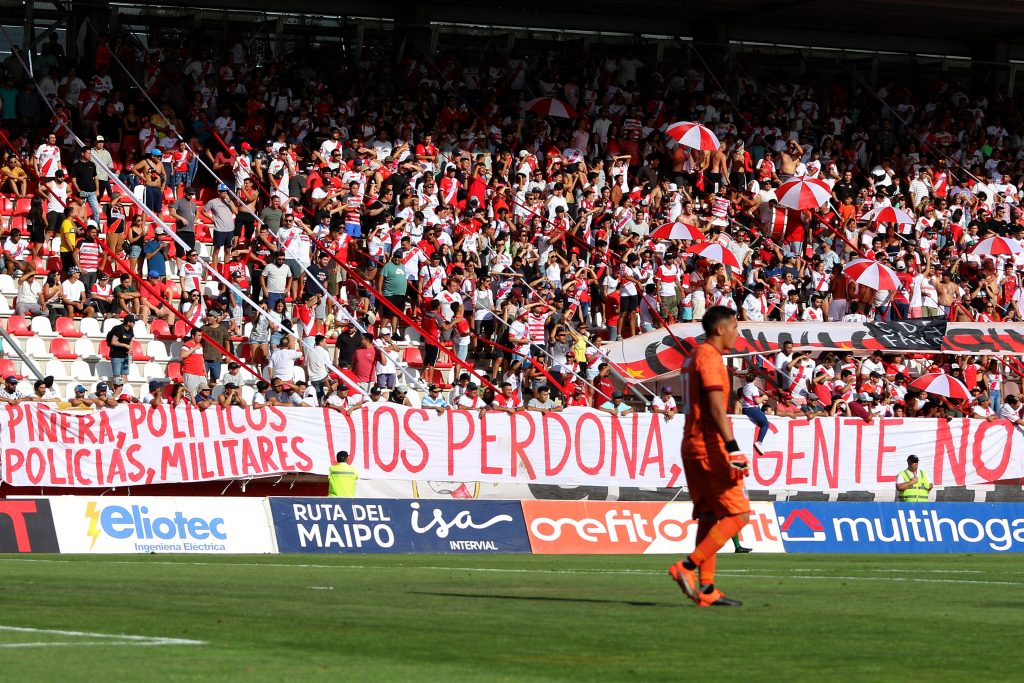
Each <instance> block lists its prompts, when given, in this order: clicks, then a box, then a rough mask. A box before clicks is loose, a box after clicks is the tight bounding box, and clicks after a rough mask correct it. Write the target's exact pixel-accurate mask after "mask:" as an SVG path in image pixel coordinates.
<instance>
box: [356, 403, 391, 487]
mask: <svg viewBox="0 0 1024 683" xmlns="http://www.w3.org/2000/svg"><path fill="white" fill-rule="evenodd" d="M363 412H367V411H363ZM382 416H386V417H387V419H388V420H390V421H391V425H390V426H389V427H387V428H386V429H385V435H386V436H385V438H386V440H387V441H390V442H391V454H390V459H389V460H387V461H384V460H381V457H380V448H379V447H380V445H381V440H382V439H381V426H380V421H381V417H382ZM372 434H373V462H374V463H375V464H376V465H377V467H379V468H380V469H381V470H382V471H384V472H393V471H394V469H395V467H397V466H398V413H397V412H395V410H394V408H391V407H389V406H383V407H381V408H379V409H377V410H375V411H373V432H372Z"/></svg>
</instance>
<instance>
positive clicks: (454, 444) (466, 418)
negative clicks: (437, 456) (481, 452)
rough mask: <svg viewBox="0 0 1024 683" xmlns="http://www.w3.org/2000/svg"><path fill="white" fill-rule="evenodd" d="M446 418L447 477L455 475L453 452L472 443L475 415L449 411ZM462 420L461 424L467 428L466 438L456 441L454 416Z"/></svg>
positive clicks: (461, 411)
mask: <svg viewBox="0 0 1024 683" xmlns="http://www.w3.org/2000/svg"><path fill="white" fill-rule="evenodd" d="M446 415H447V416H448V476H449V477H451V476H453V475H454V474H455V451H458V450H462V449H463V448H465V447H466V446H468V445H469V444H470V443H472V441H473V434H474V433H475V432H476V419H475V417H476V415H475V414H471V413H468V412H466V411H464V410H449V411H448V412H447V413H446ZM456 415H457V416H459V417H460V418H462V420H463V423H464V424H466V425H467V426H468V427H469V433H468V434H467V435H466V438H464V439H462V440H458V439H456V437H455V416H456Z"/></svg>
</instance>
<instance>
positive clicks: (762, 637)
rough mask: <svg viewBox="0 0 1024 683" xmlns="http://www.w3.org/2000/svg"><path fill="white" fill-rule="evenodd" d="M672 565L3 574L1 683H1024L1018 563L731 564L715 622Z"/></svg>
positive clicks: (297, 560)
mask: <svg viewBox="0 0 1024 683" xmlns="http://www.w3.org/2000/svg"><path fill="white" fill-rule="evenodd" d="M668 564H669V559H668V558H665V557H656V556H639V557H637V556H632V557H576V556H562V557H543V556H346V557H339V556H330V557H321V556H312V555H310V556H301V557H300V556H266V557H264V556H261V557H202V558H200V557H183V556H144V557H123V556H118V557H96V556H91V557H88V556H78V557H75V556H53V557H41V556H35V557H32V558H22V557H17V556H0V606H2V607H0V672H2V673H0V676H2V680H4V681H10V682H12V683H13V682H15V681H17V682H21V681H61V682H67V681H133V682H141V683H145V682H147V681H161V682H162V681H247V682H253V681H278V682H284V681H289V682H291V681H326V680H351V681H625V680H632V681H669V680H673V681H703V680H723V679H725V680H743V681H746V680H763V681H776V680H780V681H791V680H813V681H821V680H829V681H848V680H871V681H880V680H901V681H902V680H908V679H916V680H922V679H923V680H940V679H941V680H957V681H960V680H1009V679H1014V680H1019V676H1020V672H1019V670H1018V668H1017V666H1018V665H1017V664H1015V663H1014V662H1016V661H1017V652H1018V650H1017V647H1018V641H1019V637H1020V626H1021V624H1022V622H1024V618H1022V616H1021V615H1022V614H1024V612H1022V608H1024V560H1022V559H1021V558H1020V557H1015V556H967V557H963V556H915V557H899V556H812V555H803V556H794V555H789V556H781V555H776V556H766V555H761V556H758V555H747V556H731V555H726V556H723V557H722V558H721V559H720V560H719V570H720V576H719V580H718V583H719V585H720V586H721V587H722V588H723V589H724V590H725V591H726V592H727V593H728V594H729V595H730V596H733V597H737V598H740V599H742V600H744V601H745V602H746V604H745V605H744V606H743V607H741V608H736V609H717V610H712V609H706V610H700V609H698V608H696V607H695V606H693V605H692V604H685V603H684V601H683V597H682V595H681V593H680V592H679V590H678V589H677V588H676V586H675V584H673V583H672V582H671V580H670V579H669V578H668V577H667V576H666V574H665V569H666V568H667V566H668ZM12 628H17V629H44V630H43V631H26V630H11V629H12ZM54 631H59V633H58V632H54ZM63 632H75V633H74V634H69V633H63ZM112 635H116V636H129V637H128V638H122V637H118V638H111V637H109V636H112ZM104 636H106V637H104ZM139 637H146V638H151V639H155V640H140V639H139ZM160 639H162V640H160ZM168 639H177V640H173V641H172V640H168ZM178 641H185V642H178ZM192 641H201V642H192ZM901 662H906V666H905V668H904V667H903V666H901V664H900V663H901ZM911 671H912V672H913V673H911ZM328 676H331V677H332V678H328ZM338 676H340V678H333V677H338Z"/></svg>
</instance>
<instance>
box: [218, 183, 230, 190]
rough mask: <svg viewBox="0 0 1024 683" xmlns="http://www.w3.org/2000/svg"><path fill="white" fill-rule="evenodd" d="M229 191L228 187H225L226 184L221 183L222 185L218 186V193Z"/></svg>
mask: <svg viewBox="0 0 1024 683" xmlns="http://www.w3.org/2000/svg"><path fill="white" fill-rule="evenodd" d="M227 191H228V186H227V185H225V184H224V183H221V184H220V185H218V186H217V192H227Z"/></svg>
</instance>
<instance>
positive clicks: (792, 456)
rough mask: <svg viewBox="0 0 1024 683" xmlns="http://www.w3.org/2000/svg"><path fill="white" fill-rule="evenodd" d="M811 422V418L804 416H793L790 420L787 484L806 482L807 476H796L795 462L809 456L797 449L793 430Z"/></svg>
mask: <svg viewBox="0 0 1024 683" xmlns="http://www.w3.org/2000/svg"><path fill="white" fill-rule="evenodd" d="M809 424H810V420H806V419H804V418H795V417H794V418H793V419H792V420H790V421H789V425H788V428H789V435H788V438H789V458H788V459H787V460H786V484H806V483H807V478H806V477H796V476H794V475H793V463H795V462H796V461H797V460H803V459H804V458H805V457H807V454H806V453H804V452H803V451H798V450H796V439H795V438H794V437H793V432H794V431H795V430H796V429H797V427H806V426H807V425H809Z"/></svg>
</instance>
